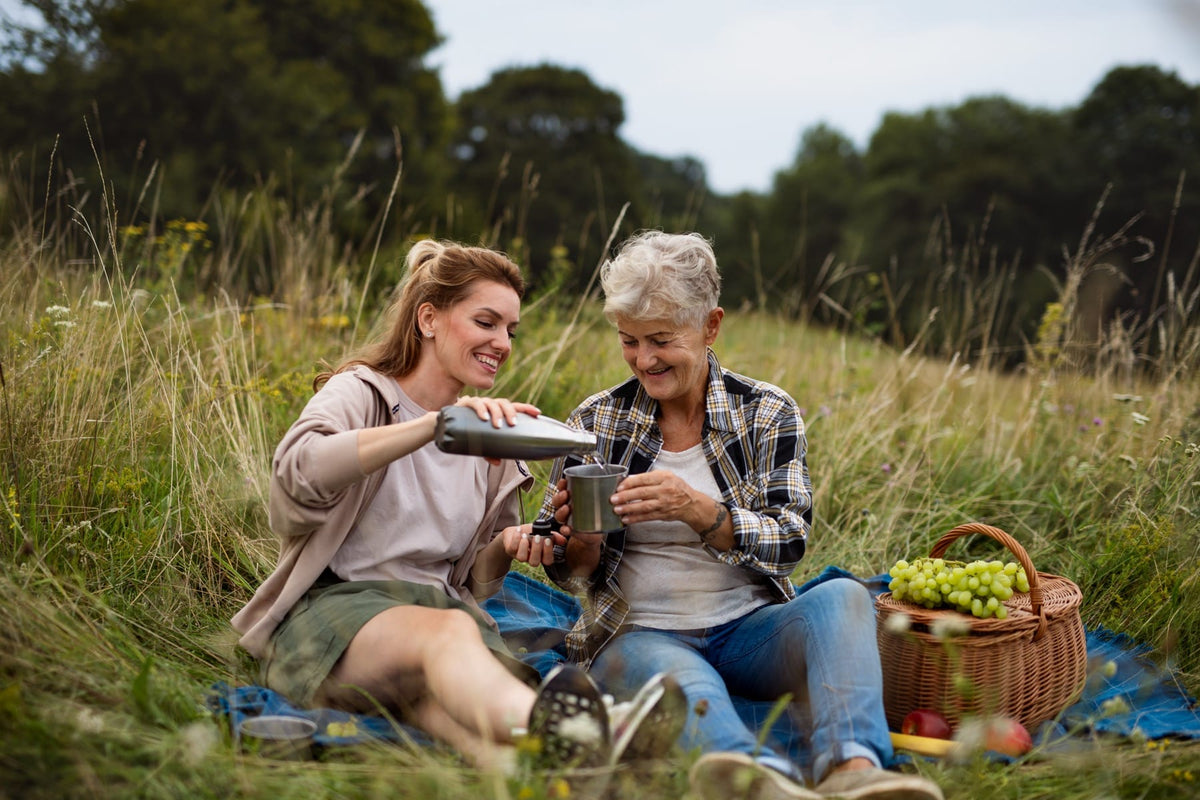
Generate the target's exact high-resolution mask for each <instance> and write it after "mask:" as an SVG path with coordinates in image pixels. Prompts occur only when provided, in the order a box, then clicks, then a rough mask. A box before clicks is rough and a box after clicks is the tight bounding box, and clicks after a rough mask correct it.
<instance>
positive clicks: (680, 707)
mask: <svg viewBox="0 0 1200 800" xmlns="http://www.w3.org/2000/svg"><path fill="white" fill-rule="evenodd" d="M631 705H632V707H633V709H634V710H633V711H632V712H631V716H630V717H629V718H628V719H626V720H625V722H624V725H623V727H622V730H621V733H620V734H619V735H618V736H617V738H616V739H615V740H614V741H613V762H614V763H616V762H622V763H630V762H637V761H651V760H654V759H658V758H663V757H665V756H666V755H667V754H669V753H670V752H671V749H672V748H673V747H674V746H675V743H676V742H678V741H679V737H680V736H681V735H682V734H683V727H684V724H685V723H686V721H687V697H686V696H685V695H684V693H683V689H681V688H680V686H679V683H678V682H677V681H676V680H675V679H674V678H673V677H671V676H670V675H667V674H665V673H659V674H658V675H655V676H654V677H653V678H651V679H650V680H649V681H648V682H647V683H646V685H644V686H643V687H642V688H641V689H639V690H638V693H637V694H636V695H635V696H634V698H633V701H632V704H631Z"/></svg>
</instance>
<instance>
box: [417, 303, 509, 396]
mask: <svg viewBox="0 0 1200 800" xmlns="http://www.w3.org/2000/svg"><path fill="white" fill-rule="evenodd" d="M417 319H418V321H419V323H420V325H421V330H423V331H425V333H426V334H429V333H432V334H433V336H432V337H426V338H425V340H424V347H425V349H426V350H427V351H431V352H432V353H433V355H434V357H435V359H436V363H437V364H438V366H440V368H441V370H442V371H443V372H444V373H445V376H446V377H448V378H450V379H451V380H452V381H454V382H456V383H458V384H460V385H461V386H471V387H473V388H476V389H490V388H491V387H492V385H493V384H494V383H495V382H496V372H497V371H498V370H499V369H500V365H501V364H503V363H504V362H505V361H507V360H508V356H509V354H510V353H511V352H512V340H513V338H514V337H515V335H516V330H517V325H518V323H519V322H520V321H521V298H520V297H518V296H517V293H516V292H515V291H513V289H512V287H511V286H507V285H505V284H502V283H496V282H495V281H486V280H480V281H476V282H475V283H474V284H473V285H472V286H471V288H470V290H469V291H468V292H467V294H466V296H465V297H463V299H462V300H460V301H459V302H457V303H455V304H454V305H452V306H450V307H449V308H446V309H441V310H438V309H435V308H434V307H433V306H432V305H430V304H425V305H423V306H421V308H420V309H419V310H418V312H417Z"/></svg>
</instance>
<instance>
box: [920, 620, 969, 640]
mask: <svg viewBox="0 0 1200 800" xmlns="http://www.w3.org/2000/svg"><path fill="white" fill-rule="evenodd" d="M929 632H930V633H932V634H933V635H934V638H936V639H940V640H941V641H946V640H947V639H954V638H957V637H959V636H966V635H967V634H969V633H970V632H971V623H969V622H967V620H966V619H965V618H963V617H961V616H959V615H958V614H945V615H943V616H940V617H938V618H937V619H935V620H934V621H933V624H932V625H930V626H929Z"/></svg>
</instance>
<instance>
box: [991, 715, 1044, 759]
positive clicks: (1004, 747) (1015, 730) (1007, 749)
mask: <svg viewBox="0 0 1200 800" xmlns="http://www.w3.org/2000/svg"><path fill="white" fill-rule="evenodd" d="M984 746H985V747H986V748H987V749H988V750H994V751H995V752H997V753H1003V754H1004V755H1006V756H1012V757H1013V758H1017V757H1018V756H1023V755H1025V754H1026V753H1028V752H1029V751H1030V750H1032V749H1033V738H1032V737H1031V736H1030V735H1029V731H1028V730H1026V729H1025V726H1024V725H1022V724H1021V723H1019V722H1017V721H1016V720H1015V719H1013V718H1012V717H1003V716H1000V717H991V718H990V719H988V720H987V723H986V726H985V728H984Z"/></svg>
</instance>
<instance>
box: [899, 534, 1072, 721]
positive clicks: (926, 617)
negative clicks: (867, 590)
mask: <svg viewBox="0 0 1200 800" xmlns="http://www.w3.org/2000/svg"><path fill="white" fill-rule="evenodd" d="M976 533H977V534H982V535H984V536H989V537H991V538H992V539H995V540H996V541H997V542H999V543H1000V544H1002V545H1004V547H1005V548H1007V549H1008V550H1009V551H1011V552H1012V553H1013V554H1014V555H1015V556H1016V557H1017V561H1018V563H1020V565H1021V566H1022V567H1024V568H1025V574H1026V575H1027V576H1028V578H1029V591H1028V592H1027V593H1026V592H1016V593H1014V594H1013V596H1012V597H1011V598H1009V599H1008V600H1006V601H1005V602H1004V605H1005V606H1007V608H1008V617H1007V618H1006V619H995V618H991V619H977V618H975V617H973V616H971V615H970V614H964V613H962V612H959V611H955V610H953V609H927V608H925V607H924V606H920V605H917V604H916V603H910V602H908V601H905V600H896V599H894V598H893V597H892V593H891V592H884V593H883V594H881V595H879V596H878V597H877V598H876V599H875V608H876V611H877V612H878V613H877V614H876V626H877V635H878V639H879V655H880V659H881V662H882V665H883V704H884V710H885V711H886V712H887V720H888V725H889V726H890V727H891V728H892V729H893V730H896V731H899V730H900V725H901V723H902V721H903V720H904V717H905V716H906V715H907V714H908V713H909V712H910V711H913V710H915V709H918V708H925V709H931V710H934V711H939V712H941V713H942V714H944V715H945V716H946V718H947V719H948V720H949V721H950V724H951V726H957V725H958V723H959V721H960V720H961V719H962V718H963V717H965V716H972V715H982V714H1005V715H1007V716H1010V717H1012V718H1013V719H1016V720H1017V721H1018V722H1020V723H1021V724H1023V725H1024V726H1025V727H1026V728H1028V729H1029V730H1030V732H1033V731H1035V729H1036V728H1037V726H1038V725H1040V724H1041V723H1042V722H1044V721H1045V720H1048V719H1051V718H1053V717H1054V716H1055V715H1057V714H1058V713H1059V712H1060V711H1062V710H1063V709H1064V708H1066V707H1067V706H1068V705H1069V704H1070V703H1071V702H1072V701H1073V700H1074V699H1075V698H1076V697H1077V696H1078V695H1079V692H1080V690H1081V689H1082V688H1083V684H1084V680H1085V678H1086V670H1087V645H1086V642H1085V639H1084V634H1083V621H1082V620H1081V619H1080V616H1079V605H1080V603H1081V602H1082V600H1083V595H1082V593H1081V592H1080V591H1079V587H1078V586H1076V585H1075V584H1074V583H1072V582H1071V581H1069V580H1067V579H1066V578H1061V577H1059V576H1057V575H1049V574H1047V573H1044V572H1037V571H1036V570H1035V569H1034V567H1033V562H1032V561H1030V559H1029V554H1028V553H1026V552H1025V548H1023V547H1021V545H1020V544H1019V543H1018V542H1017V541H1016V540H1015V539H1013V538H1012V537H1011V536H1009V535H1008V534H1007V533H1005V532H1004V531H1002V530H1000V529H999V528H994V527H992V526H990V525H983V524H981V523H977V522H972V523H968V524H966V525H960V526H958V527H957V528H954V529H953V530H952V531H950V532H949V533H947V534H946V535H944V536H943V537H942V538H941V539H939V540H938V542H937V544H935V545H934V546H933V549H932V550H931V551H930V557H931V558H942V557H943V556H944V555H945V553H946V550H947V549H948V548H949V546H950V544H951V543H953V542H954V541H956V540H957V539H960V538H962V537H964V536H968V535H971V534H976ZM898 614H904V615H906V616H907V617H908V620H909V623H910V624H909V625H908V628H907V630H902V629H903V628H904V627H905V626H904V625H903V624H897V622H900V623H903V620H895V619H893V617H895V616H896V615H898ZM948 616H950V617H954V618H956V619H958V620H962V621H964V622H966V623H967V624H968V625H969V627H970V632H969V633H968V634H966V635H965V636H959V637H955V638H954V639H953V641H952V643H951V644H947V643H946V642H944V641H943V640H940V639H939V638H938V637H937V636H935V635H934V634H933V633H932V632H931V628H932V627H933V626H934V623H935V622H936V621H937V620H938V619H939V618H946V617H948ZM956 675H961V676H963V677H965V678H967V679H969V681H967V682H963V681H961V679H960V681H959V682H958V686H957V687H956V685H955V683H956V682H955V676H956ZM964 683H965V684H966V686H964Z"/></svg>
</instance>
